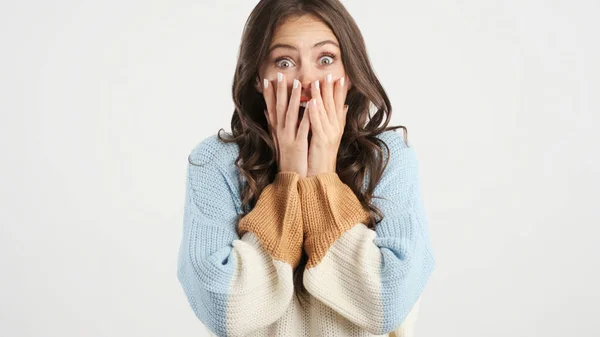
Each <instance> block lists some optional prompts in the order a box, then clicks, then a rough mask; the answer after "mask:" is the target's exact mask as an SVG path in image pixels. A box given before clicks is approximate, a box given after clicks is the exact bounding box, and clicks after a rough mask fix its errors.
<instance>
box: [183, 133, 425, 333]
mask: <svg viewBox="0 0 600 337" xmlns="http://www.w3.org/2000/svg"><path fill="white" fill-rule="evenodd" d="M378 137H379V138H380V139H382V140H383V141H385V143H386V144H387V145H388V146H389V148H390V152H389V153H387V152H386V151H385V147H384V156H385V157H387V156H389V157H390V161H389V163H388V166H387V167H386V168H385V171H384V173H383V175H382V177H381V180H380V181H379V183H378V184H377V186H376V187H375V190H374V195H375V196H376V197H375V198H373V203H374V204H375V205H376V206H377V207H378V208H379V209H380V210H381V211H382V213H383V215H384V218H383V220H382V221H381V222H379V223H378V224H377V225H376V227H375V229H374V230H373V229H370V228H368V227H367V226H366V225H365V223H366V220H367V219H368V217H367V214H368V213H367V212H366V211H365V210H364V209H363V207H362V205H361V204H360V202H359V200H358V199H357V197H356V195H355V194H354V193H353V191H352V190H351V189H350V187H349V186H347V185H346V184H344V183H343V182H342V181H341V180H340V179H339V177H338V175H337V173H321V174H318V175H316V176H312V177H308V178H302V179H301V178H300V176H299V175H298V174H297V173H295V172H279V173H277V175H276V177H275V179H274V181H273V182H272V183H271V184H269V185H267V186H266V187H265V188H264V189H263V191H262V193H261V194H260V196H259V198H258V199H257V203H256V205H255V207H254V208H253V209H252V210H251V211H250V212H249V213H247V214H245V215H244V214H243V212H242V210H241V199H240V194H241V184H240V182H242V181H243V179H240V175H239V170H238V169H237V167H236V166H235V163H234V161H235V159H236V158H237V155H238V147H237V145H236V144H235V143H229V144H226V143H222V142H221V141H219V140H218V138H217V135H216V134H215V135H212V136H210V137H208V138H206V139H204V140H203V141H201V142H200V143H199V144H198V145H196V146H195V147H194V148H193V150H192V151H191V153H190V155H189V157H188V161H189V164H188V169H187V189H186V193H185V196H186V198H185V208H184V218H183V235H182V239H181V246H180V250H179V257H178V270H177V277H178V280H179V282H180V284H181V286H182V287H183V290H184V292H185V295H186V297H187V299H188V301H189V304H190V306H191V308H192V309H193V311H194V313H195V315H196V316H197V317H198V319H199V320H200V321H201V322H202V323H204V325H205V326H206V327H207V328H208V329H209V332H210V335H211V336H310V337H312V336H339V337H342V336H398V337H399V336H412V333H411V332H410V331H411V330H412V328H413V324H414V319H415V318H416V314H417V310H418V307H419V300H420V296H421V294H422V292H423V290H424V288H425V286H426V284H427V282H428V280H429V278H430V276H431V274H432V271H433V270H434V267H435V260H434V257H433V251H432V248H431V242H430V239H429V234H428V229H427V226H428V225H427V218H426V216H425V211H424V205H423V201H422V197H421V190H420V181H419V178H418V176H419V173H418V163H417V159H416V156H415V152H414V150H413V148H412V147H407V146H406V144H405V143H404V140H403V137H401V135H400V134H399V133H396V132H395V131H386V132H384V133H382V134H380V135H379V136H378ZM384 159H385V158H384ZM367 178H368V177H367ZM365 180H366V179H365ZM365 186H366V184H365ZM378 197H381V198H378ZM303 249H304V250H305V252H306V254H307V255H308V258H309V259H308V263H307V265H306V267H305V271H304V278H303V283H304V285H305V287H306V290H307V292H308V305H307V304H305V303H303V304H304V306H300V303H299V302H298V300H297V298H296V296H295V290H294V284H293V278H292V276H293V271H294V269H295V267H296V266H297V265H298V262H299V260H300V257H301V254H302V250H303Z"/></svg>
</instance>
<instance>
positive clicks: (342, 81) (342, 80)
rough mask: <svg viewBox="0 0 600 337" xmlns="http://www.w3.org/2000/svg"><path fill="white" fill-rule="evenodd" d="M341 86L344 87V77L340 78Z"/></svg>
mask: <svg viewBox="0 0 600 337" xmlns="http://www.w3.org/2000/svg"><path fill="white" fill-rule="evenodd" d="M340 84H341V85H342V86H344V77H342V78H340Z"/></svg>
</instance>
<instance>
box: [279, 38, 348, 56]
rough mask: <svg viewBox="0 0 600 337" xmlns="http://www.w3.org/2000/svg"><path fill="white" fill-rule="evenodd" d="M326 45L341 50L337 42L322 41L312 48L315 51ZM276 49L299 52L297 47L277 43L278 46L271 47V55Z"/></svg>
mask: <svg viewBox="0 0 600 337" xmlns="http://www.w3.org/2000/svg"><path fill="white" fill-rule="evenodd" d="M326 44H332V45H334V46H336V47H338V49H339V48H340V46H339V45H338V44H337V43H336V42H335V41H332V40H324V41H321V42H318V43H315V45H314V46H312V47H313V49H314V48H317V47H321V46H324V45H326ZM275 48H286V49H291V50H295V51H298V48H296V47H294V46H292V45H289V44H285V43H277V44H274V45H272V46H271V48H269V54H270V53H271V52H272V51H273V49H275Z"/></svg>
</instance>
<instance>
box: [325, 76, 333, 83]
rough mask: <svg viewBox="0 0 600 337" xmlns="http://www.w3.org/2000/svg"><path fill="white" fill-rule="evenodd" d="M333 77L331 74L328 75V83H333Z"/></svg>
mask: <svg viewBox="0 0 600 337" xmlns="http://www.w3.org/2000/svg"><path fill="white" fill-rule="evenodd" d="M331 78H332V76H331V74H329V75H327V77H326V79H327V83H331Z"/></svg>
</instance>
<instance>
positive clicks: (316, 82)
mask: <svg viewBox="0 0 600 337" xmlns="http://www.w3.org/2000/svg"><path fill="white" fill-rule="evenodd" d="M315 87H316V88H317V89H319V80H316V81H315Z"/></svg>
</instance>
